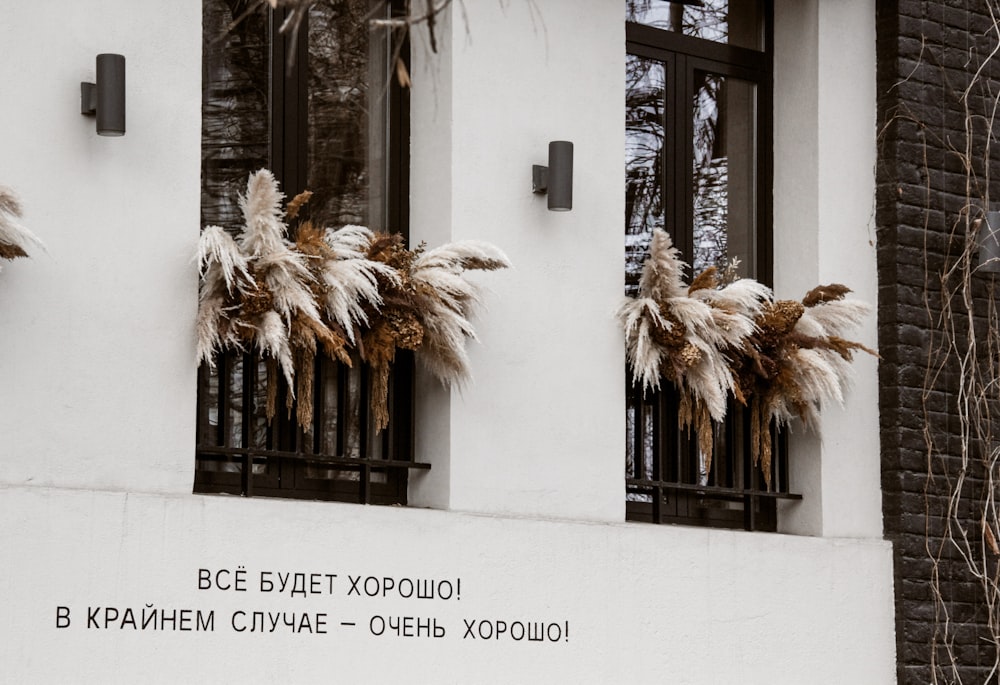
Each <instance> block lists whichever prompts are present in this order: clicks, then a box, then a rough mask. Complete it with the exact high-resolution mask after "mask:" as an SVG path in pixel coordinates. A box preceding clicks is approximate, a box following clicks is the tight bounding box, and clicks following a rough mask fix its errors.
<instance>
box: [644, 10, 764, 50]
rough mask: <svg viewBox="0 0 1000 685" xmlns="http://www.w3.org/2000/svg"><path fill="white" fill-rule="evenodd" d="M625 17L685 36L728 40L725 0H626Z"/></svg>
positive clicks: (717, 40)
mask: <svg viewBox="0 0 1000 685" xmlns="http://www.w3.org/2000/svg"><path fill="white" fill-rule="evenodd" d="M744 1H745V0H744ZM626 17H627V21H634V22H636V23H640V24H646V25H647V26H654V27H656V28H659V29H664V30H666V31H673V32H675V33H681V34H683V35H685V36H693V37H695V38H703V39H705V40H711V41H715V42H717V43H727V42H729V2H728V0H704V2H702V3H700V5H698V4H696V3H694V2H688V3H680V2H663V0H626Z"/></svg>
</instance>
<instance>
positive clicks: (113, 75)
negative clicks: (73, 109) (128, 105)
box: [80, 54, 125, 136]
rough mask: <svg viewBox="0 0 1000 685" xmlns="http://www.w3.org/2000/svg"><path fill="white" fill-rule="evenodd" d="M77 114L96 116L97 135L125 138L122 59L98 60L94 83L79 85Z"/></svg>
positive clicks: (113, 56) (105, 58)
mask: <svg viewBox="0 0 1000 685" xmlns="http://www.w3.org/2000/svg"><path fill="white" fill-rule="evenodd" d="M80 114H86V115H95V114H96V115H97V133H98V135H102V136H123V135H125V58H124V57H123V56H122V55H111V54H103V55H98V56H97V83H96V84H94V83H87V82H83V83H81V84H80Z"/></svg>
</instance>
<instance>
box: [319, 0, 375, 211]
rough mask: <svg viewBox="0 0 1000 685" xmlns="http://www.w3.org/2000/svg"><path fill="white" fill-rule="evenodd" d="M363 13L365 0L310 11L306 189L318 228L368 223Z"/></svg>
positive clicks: (366, 47)
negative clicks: (309, 193) (308, 192)
mask: <svg viewBox="0 0 1000 685" xmlns="http://www.w3.org/2000/svg"><path fill="white" fill-rule="evenodd" d="M367 13H368V2H367V0H344V1H340V2H332V3H323V4H317V5H314V6H313V7H312V9H311V10H310V13H309V181H308V185H309V188H310V190H313V192H314V193H315V195H314V196H313V198H312V200H311V201H310V205H311V206H310V212H311V216H312V218H313V219H314V220H315V221H316V222H317V223H319V224H320V225H322V226H343V225H345V224H365V225H367V224H368V223H369V220H368V219H369V212H368V183H369V178H368V126H369V106H368V97H369V86H368V78H369V72H368V61H369V60H368V56H369V45H368V43H369V31H368V24H367V21H366V20H365V19H366V15H367ZM377 85H378V84H376V92H377Z"/></svg>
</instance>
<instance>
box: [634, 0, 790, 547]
mask: <svg viewBox="0 0 1000 685" xmlns="http://www.w3.org/2000/svg"><path fill="white" fill-rule="evenodd" d="M764 5H765V7H764V23H765V26H764V49H763V50H762V51H757V50H752V49H748V48H742V47H737V46H734V45H728V44H725V43H716V42H711V41H708V40H703V39H700V38H694V37H691V36H685V35H682V34H679V33H675V32H670V31H666V30H663V29H658V28H653V27H651V26H646V25H642V24H637V23H632V22H626V25H625V36H626V52H627V53H628V54H629V55H634V56H637V57H641V58H645V59H650V60H654V61H657V62H660V63H661V64H662V65H663V68H664V70H665V77H666V78H665V87H666V92H665V97H664V107H665V112H664V113H665V116H664V126H665V130H664V150H663V160H662V167H661V169H660V179H663V180H662V184H661V185H660V192H661V193H662V194H663V195H662V204H663V206H664V208H665V212H664V226H663V228H664V229H665V230H666V231H667V232H668V233H669V234H670V235H671V237H672V239H673V241H674V244H675V245H676V246H677V248H678V249H679V250H680V252H681V254H682V256H683V258H684V259H685V260H686V261H688V263H691V262H692V255H693V251H694V250H693V237H694V233H693V223H694V193H693V192H692V187H693V182H694V171H693V163H692V155H693V146H692V144H691V141H692V140H693V135H694V133H693V127H694V123H693V120H692V116H691V114H692V112H691V106H692V105H691V103H692V100H693V97H694V92H695V74H696V72H707V73H712V74H717V75H719V76H723V77H730V78H736V79H741V80H744V81H749V82H752V83H754V84H756V85H757V103H758V106H757V121H756V131H755V135H756V143H757V144H756V146H755V152H756V155H757V164H756V165H755V168H756V172H757V174H756V217H755V228H756V233H755V244H756V250H755V253H754V257H755V261H756V269H755V274H754V275H755V277H756V278H757V280H759V281H761V282H762V283H765V284H768V285H770V284H771V283H772V272H773V235H772V228H771V227H772V223H773V201H772V195H771V189H772V186H773V168H774V164H773V152H772V144H771V141H772V140H773V109H774V106H773V105H774V101H773V92H774V88H773V78H772V72H773V69H772V64H773V61H772V46H773V43H774V40H773V38H774V36H773V3H772V2H770V1H766V2H765V3H764ZM627 377H628V378H629V380H627V388H626V421H627V422H628V421H631V422H632V423H631V429H630V430H627V431H626V432H627V435H628V436H629V438H630V439H631V440H632V445H631V446H630V447H631V449H632V454H633V456H634V462H635V463H634V464H633V465H632V472H631V473H630V472H629V470H628V468H629V465H628V463H627V460H626V518H627V519H628V520H633V521H646V522H653V523H680V524H687V525H696V526H711V527H719V528H743V529H746V530H767V531H774V530H776V529H777V500H778V499H801V497H800V496H799V495H795V494H792V493H790V492H789V484H788V470H787V459H788V448H787V444H788V443H787V436H785V435H783V434H781V433H778V432H777V431H776V430H775V429H774V427H773V426H772V427H770V430H771V435H772V444H773V446H774V455H773V459H772V470H771V474H770V476H771V484H770V486H768V485H767V484H766V482H765V479H764V476H763V474H762V473H761V472H760V469H759V468H758V467H755V466H753V465H752V464H751V460H750V458H749V455H750V417H749V410H748V409H745V408H744V407H742V406H741V405H739V404H738V403H737V402H736V401H735V400H733V399H730V402H729V408H728V412H727V417H726V420H725V422H724V424H723V425H722V426H720V427H719V429H718V430H717V431H716V432H715V440H714V442H715V449H714V454H713V459H712V468H711V471H710V473H708V474H698V473H697V471H698V470H699V468H700V466H699V464H700V458H699V451H698V447H697V435H696V433H695V431H694V430H693V429H692V430H690V431H682V430H681V429H680V428H679V427H678V425H677V414H678V405H679V395H678V393H677V391H676V389H674V388H672V387H666V388H663V389H662V390H660V391H659V392H655V393H654V392H646V393H644V392H643V390H642V388H641V387H640V386H637V385H636V384H634V383H632V382H631V380H630V379H631V374H628V376H627ZM647 440H651V441H652V445H647ZM648 451H651V452H652V463H651V464H646V463H645V461H646V460H645V455H646V454H647V453H648ZM647 466H649V467H650V468H646V467H647ZM643 500H646V501H643Z"/></svg>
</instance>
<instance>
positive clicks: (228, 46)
mask: <svg viewBox="0 0 1000 685" xmlns="http://www.w3.org/2000/svg"><path fill="white" fill-rule="evenodd" d="M234 15H235V16H234ZM238 18H242V20H241V21H239V22H238V23H236V24H235V25H234V23H233V22H234V19H238ZM202 22H203V32H202V50H203V62H202V85H201V87H202V101H201V116H202V118H201V122H202V123H201V164H202V173H201V181H202V182H201V225H202V226H208V225H218V226H222V227H224V228H227V229H229V230H232V231H235V230H237V229H238V228H239V227H240V226H241V225H242V223H243V221H242V215H241V213H240V208H239V205H238V204H237V196H238V194H239V193H240V192H244V191H245V190H246V183H247V177H248V176H249V175H250V173H251V172H254V171H256V170H257V169H260V168H261V167H266V166H269V162H268V155H269V153H270V116H269V112H270V105H269V102H270V100H269V97H270V96H269V92H270V80H269V79H270V76H269V71H270V41H269V38H268V33H269V19H268V15H267V13H265V12H256V11H254V12H248V11H247V6H246V4H245V3H243V2H226V1H225V0H205V2H204V3H203V5H202Z"/></svg>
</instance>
